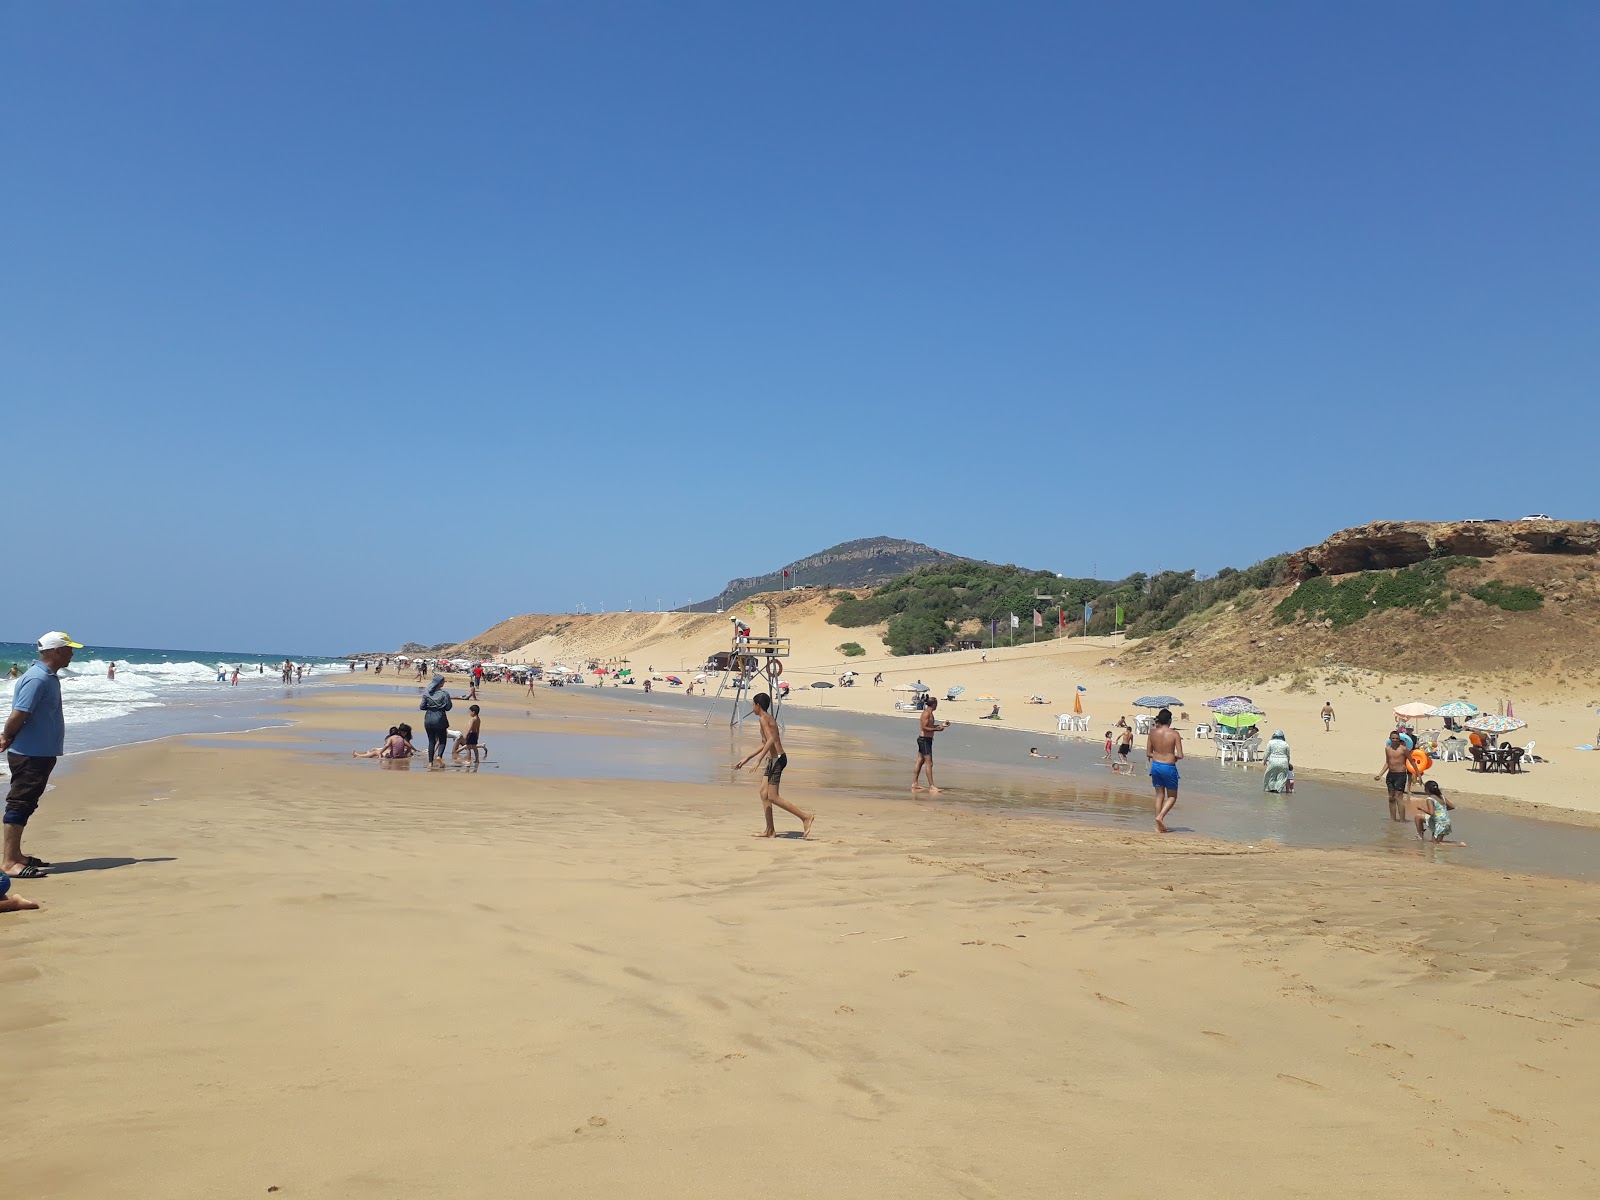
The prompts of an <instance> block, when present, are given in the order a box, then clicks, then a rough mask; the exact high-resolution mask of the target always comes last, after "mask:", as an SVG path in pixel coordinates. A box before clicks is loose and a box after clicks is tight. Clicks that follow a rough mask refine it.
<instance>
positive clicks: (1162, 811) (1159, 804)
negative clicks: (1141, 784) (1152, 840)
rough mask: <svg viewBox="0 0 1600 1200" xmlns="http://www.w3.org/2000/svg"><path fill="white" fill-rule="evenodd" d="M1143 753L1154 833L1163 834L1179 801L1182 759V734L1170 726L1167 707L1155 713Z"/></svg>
mask: <svg viewBox="0 0 1600 1200" xmlns="http://www.w3.org/2000/svg"><path fill="white" fill-rule="evenodd" d="M1144 752H1145V753H1146V754H1148V755H1149V756H1150V783H1151V786H1153V787H1154V788H1155V789H1156V832H1157V833H1166V832H1167V826H1166V817H1167V814H1168V813H1170V812H1171V811H1172V806H1173V805H1174V804H1176V803H1177V802H1178V760H1179V759H1180V758H1182V757H1183V735H1182V734H1181V733H1179V732H1178V731H1177V730H1176V729H1174V728H1173V727H1172V710H1171V709H1170V708H1163V709H1162V710H1161V711H1160V712H1158V713H1157V714H1156V723H1155V725H1154V727H1152V728H1151V730H1150V732H1149V734H1148V735H1147V736H1146V737H1145V739H1144ZM1128 769H1129V770H1130V771H1131V770H1132V769H1133V768H1132V767H1129V768H1128Z"/></svg>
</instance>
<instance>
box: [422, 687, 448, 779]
mask: <svg viewBox="0 0 1600 1200" xmlns="http://www.w3.org/2000/svg"><path fill="white" fill-rule="evenodd" d="M452 703H453V702H452V701H451V699H450V689H449V688H447V687H445V686H444V676H443V675H435V676H434V677H433V682H432V683H430V684H429V685H428V690H427V691H426V692H425V693H423V696H422V703H421V704H420V705H419V706H418V707H420V708H421V709H422V711H423V712H424V713H425V714H427V715H426V716H424V717H423V718H422V728H423V730H424V732H426V733H427V735H428V766H429V767H432V766H433V765H434V759H435V757H437V758H438V760H439V766H441V767H442V766H444V752H445V747H446V746H447V745H449V743H450V718H449V717H447V716H445V714H446V713H447V712H449V711H450V705H451V704H452Z"/></svg>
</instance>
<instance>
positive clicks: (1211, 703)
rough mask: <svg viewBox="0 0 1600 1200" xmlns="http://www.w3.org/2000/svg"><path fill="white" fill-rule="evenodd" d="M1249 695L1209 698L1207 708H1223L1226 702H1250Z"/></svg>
mask: <svg viewBox="0 0 1600 1200" xmlns="http://www.w3.org/2000/svg"><path fill="white" fill-rule="evenodd" d="M1249 703H1251V699H1250V697H1249V696H1218V697H1217V698H1216V699H1215V700H1207V701H1206V707H1207V708H1221V707H1222V706H1223V705H1224V704H1249Z"/></svg>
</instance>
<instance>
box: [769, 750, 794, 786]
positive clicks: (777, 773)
mask: <svg viewBox="0 0 1600 1200" xmlns="http://www.w3.org/2000/svg"><path fill="white" fill-rule="evenodd" d="M788 765H789V756H788V755H787V754H780V755H778V757H777V758H774V759H771V760H769V761H768V763H767V770H766V776H767V782H768V783H770V784H771V785H772V786H773V787H777V786H778V781H779V780H780V779H782V778H783V769H784V768H785V767H787V766H788Z"/></svg>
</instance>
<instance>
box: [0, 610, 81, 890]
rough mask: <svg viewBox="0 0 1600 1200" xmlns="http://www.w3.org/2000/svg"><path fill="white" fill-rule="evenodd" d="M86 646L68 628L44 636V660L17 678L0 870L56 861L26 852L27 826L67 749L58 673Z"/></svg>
mask: <svg viewBox="0 0 1600 1200" xmlns="http://www.w3.org/2000/svg"><path fill="white" fill-rule="evenodd" d="M82 649H83V647H82V646H81V645H79V644H78V643H77V642H75V641H73V640H72V639H71V638H69V637H68V636H67V635H66V634H64V633H60V632H52V633H47V634H45V635H44V636H43V637H42V638H40V639H39V661H38V662H36V663H34V664H33V666H31V667H29V668H28V669H27V670H26V671H24V672H23V674H22V678H21V679H19V680H17V686H16V690H15V691H14V692H13V693H12V694H11V715H10V716H9V717H7V718H6V723H5V728H4V729H0V750H4V751H5V752H6V762H7V764H8V765H9V766H10V767H11V790H10V791H9V792H8V793H7V795H6V815H5V821H4V830H5V845H4V850H3V852H0V870H3V871H4V872H6V873H7V874H9V875H15V876H16V877H17V878H18V879H37V878H39V877H40V876H41V875H43V874H44V868H45V867H48V866H49V865H50V864H49V863H47V862H45V861H44V860H43V859H42V858H34V857H32V856H30V855H27V854H24V853H23V852H22V831H23V829H25V828H26V827H27V824H28V818H29V817H31V816H33V813H34V810H35V809H37V808H38V807H39V797H40V796H42V795H44V789H45V785H46V784H47V783H49V782H50V772H51V771H54V770H55V769H56V759H58V758H60V757H61V755H62V754H63V753H64V752H65V750H66V741H67V723H66V720H65V718H63V717H62V715H61V680H60V679H59V678H58V677H57V675H56V672H57V671H59V670H61V669H62V668H63V667H65V666H66V665H67V664H68V663H70V662H71V661H72V652H73V651H74V650H82Z"/></svg>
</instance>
